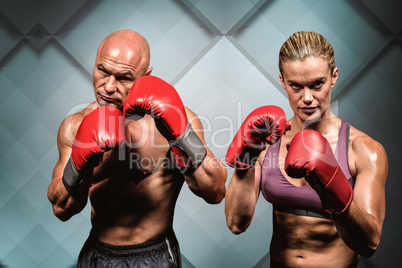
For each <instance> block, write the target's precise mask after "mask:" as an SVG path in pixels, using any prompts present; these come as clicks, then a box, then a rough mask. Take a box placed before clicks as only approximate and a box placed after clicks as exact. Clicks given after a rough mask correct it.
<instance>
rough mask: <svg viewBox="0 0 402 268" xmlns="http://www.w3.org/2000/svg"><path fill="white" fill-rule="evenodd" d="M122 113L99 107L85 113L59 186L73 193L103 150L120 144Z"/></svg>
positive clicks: (121, 137)
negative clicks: (63, 186)
mask: <svg viewBox="0 0 402 268" xmlns="http://www.w3.org/2000/svg"><path fill="white" fill-rule="evenodd" d="M124 139H125V135H124V117H123V113H122V112H121V111H120V110H118V109H116V108H114V107H111V106H101V107H99V108H97V109H96V110H94V111H93V112H91V113H90V114H88V115H87V116H86V117H85V118H84V119H83V120H82V122H81V125H80V127H79V128H78V131H77V134H76V136H75V140H74V143H73V147H72V150H71V157H70V159H69V161H68V163H67V165H66V168H65V169H64V174H63V183H64V185H65V187H66V189H67V190H68V191H69V192H70V193H76V192H77V191H78V189H79V185H80V183H81V181H82V180H83V179H84V178H85V177H86V176H88V175H90V174H91V173H92V171H93V168H94V167H95V166H97V165H98V164H99V161H100V158H101V156H102V154H103V153H104V152H105V151H108V150H110V149H112V148H115V147H118V146H121V145H123V143H124Z"/></svg>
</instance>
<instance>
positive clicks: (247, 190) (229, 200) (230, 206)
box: [225, 168, 258, 234]
mask: <svg viewBox="0 0 402 268" xmlns="http://www.w3.org/2000/svg"><path fill="white" fill-rule="evenodd" d="M254 173H255V169H254V168H251V169H248V170H246V171H235V173H234V174H233V177H232V179H231V181H230V184H229V186H228V189H227V191H226V197H225V214H226V224H227V226H228V227H229V229H230V230H231V231H232V233H234V234H240V233H242V232H244V231H245V230H246V229H247V228H248V226H249V225H250V223H251V221H252V219H253V216H254V210H255V206H256V203H257V199H258V192H256V189H255V179H254Z"/></svg>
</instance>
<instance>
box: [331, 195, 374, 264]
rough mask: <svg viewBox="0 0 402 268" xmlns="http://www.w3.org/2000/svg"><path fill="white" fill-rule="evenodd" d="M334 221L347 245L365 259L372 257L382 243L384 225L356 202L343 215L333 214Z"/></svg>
mask: <svg viewBox="0 0 402 268" xmlns="http://www.w3.org/2000/svg"><path fill="white" fill-rule="evenodd" d="M332 219H333V221H334V223H335V225H336V228H337V230H338V232H339V234H340V236H341V237H342V239H343V241H344V242H345V244H347V245H348V247H349V248H351V249H352V250H354V251H355V252H356V253H358V254H359V255H362V256H363V257H365V258H368V257H370V256H372V255H373V254H374V253H375V251H376V249H377V247H378V244H379V243H380V239H381V230H382V223H378V221H377V220H376V219H375V218H374V217H373V216H372V215H370V214H368V213H367V212H365V211H363V210H362V209H361V208H360V207H359V206H358V205H357V204H356V203H355V202H353V201H352V202H351V204H350V206H349V208H348V209H347V210H346V211H345V212H344V213H342V214H333V215H332Z"/></svg>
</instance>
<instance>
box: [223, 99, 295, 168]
mask: <svg viewBox="0 0 402 268" xmlns="http://www.w3.org/2000/svg"><path fill="white" fill-rule="evenodd" d="M286 130H290V124H289V123H288V122H287V121H286V116H285V112H284V111H283V110H282V109H281V108H280V107H278V106H274V105H268V106H262V107H260V108H257V109H255V110H254V111H252V112H251V113H250V114H249V115H248V116H247V118H246V119H245V120H244V122H243V124H242V125H241V127H240V129H239V130H238V131H237V133H236V136H235V137H234V139H233V141H232V143H231V144H230V146H229V149H228V151H227V153H226V157H225V160H226V163H227V164H228V165H229V166H231V167H234V168H236V169H248V168H250V167H251V166H252V165H254V164H255V161H256V160H257V158H258V156H259V155H260V153H261V151H263V150H264V149H265V148H266V144H267V143H268V144H274V143H275V142H277V141H278V140H279V138H280V137H281V136H282V135H283V133H285V131H286Z"/></svg>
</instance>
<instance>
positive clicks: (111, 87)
mask: <svg viewBox="0 0 402 268" xmlns="http://www.w3.org/2000/svg"><path fill="white" fill-rule="evenodd" d="M116 90H117V85H116V78H115V77H114V76H113V75H111V76H109V79H108V81H107V82H106V84H105V91H106V93H109V94H111V93H113V92H115V91H116Z"/></svg>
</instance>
